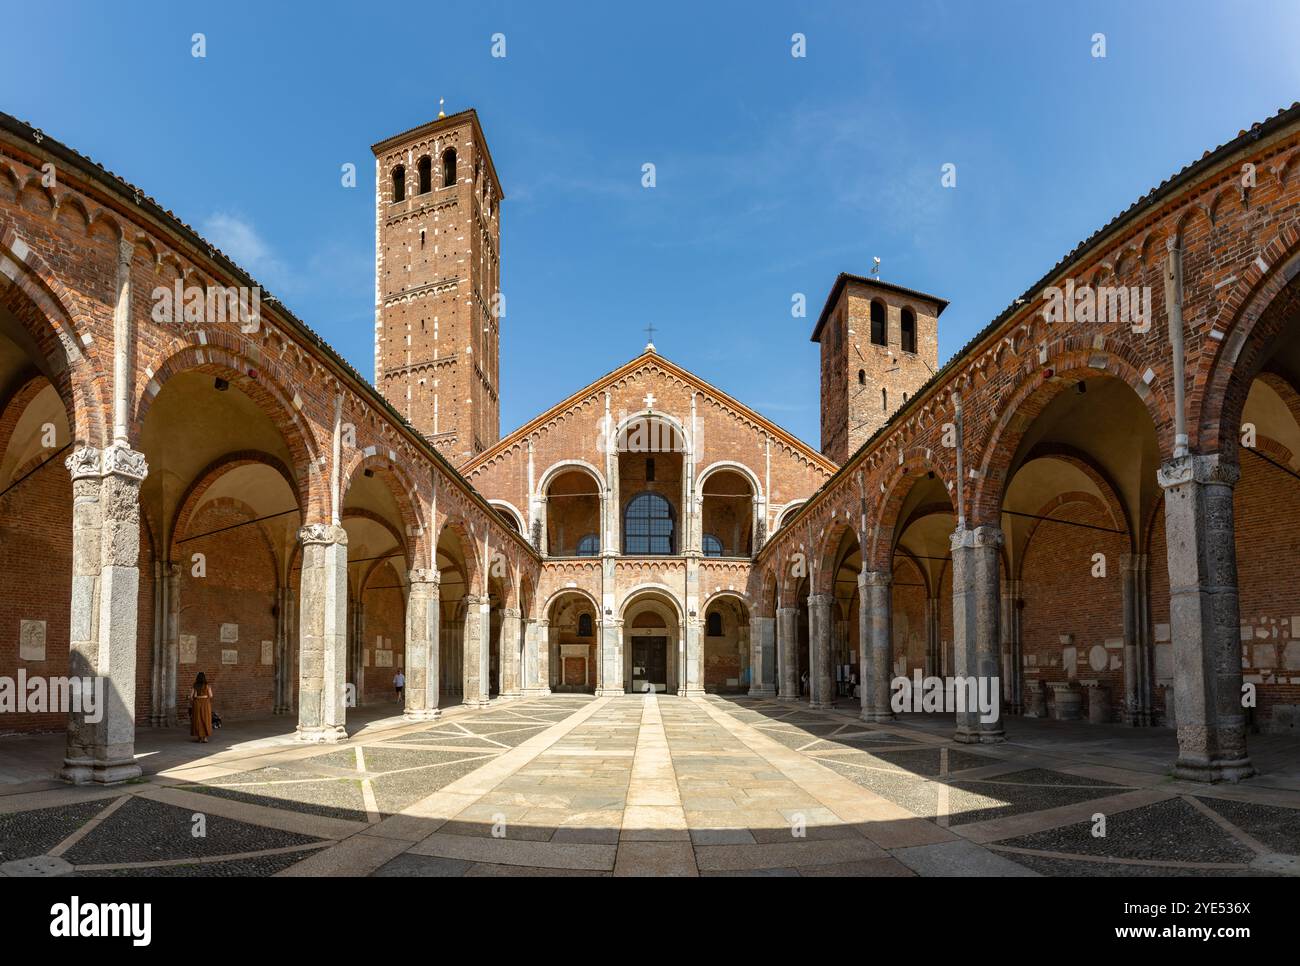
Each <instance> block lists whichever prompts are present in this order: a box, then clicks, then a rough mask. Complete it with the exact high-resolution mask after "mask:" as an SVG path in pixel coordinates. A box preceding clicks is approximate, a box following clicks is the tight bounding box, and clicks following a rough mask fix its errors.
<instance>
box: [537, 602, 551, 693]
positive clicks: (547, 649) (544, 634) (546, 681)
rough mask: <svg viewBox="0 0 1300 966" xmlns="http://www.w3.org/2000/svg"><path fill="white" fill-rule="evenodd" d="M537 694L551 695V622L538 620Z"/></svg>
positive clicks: (545, 619)
mask: <svg viewBox="0 0 1300 966" xmlns="http://www.w3.org/2000/svg"><path fill="white" fill-rule="evenodd" d="M537 692H538V694H550V693H551V620H550V618H549V617H539V618H538V619H537Z"/></svg>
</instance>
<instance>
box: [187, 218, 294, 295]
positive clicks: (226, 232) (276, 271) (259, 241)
mask: <svg viewBox="0 0 1300 966" xmlns="http://www.w3.org/2000/svg"><path fill="white" fill-rule="evenodd" d="M202 230H203V235H204V237H205V238H207V239H208V241H210V242H212V244H214V245H215V246H216V247H217V248H220V249H221V250H222V251H223V252H225V253H226V254H227V255H228V256H229V257H230V258H231V260H233V261H234V263H235V264H236V265H238V266H239V267H240V268H242V269H244V271H246V272H248V274H250V275H252V276H253V278H255V279H257V280H258V281H259V282H261V283H263V284H264V285H266V286H268V287H269V288H270V289H271V290H272V291H276V290H288V289H291V288H292V275H291V273H290V272H289V269H288V267H287V266H286V265H285V263H284V262H283V261H281V260H280V258H279V257H278V256H277V255H276V254H275V252H274V251H273V250H272V248H271V246H270V245H269V244H268V243H267V241H266V239H264V238H263V237H262V236H261V235H260V234H259V233H258V231H257V227H256V226H255V225H254V224H253V223H252V222H251V221H249V220H248V219H247V218H243V217H241V216H239V215H235V214H231V213H229V212H225V211H218V212H214V213H213V214H212V215H210V216H209V217H208V218H206V219H205V220H204V222H203V226H202Z"/></svg>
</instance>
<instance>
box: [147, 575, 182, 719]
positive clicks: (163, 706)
mask: <svg viewBox="0 0 1300 966" xmlns="http://www.w3.org/2000/svg"><path fill="white" fill-rule="evenodd" d="M155 592H156V593H160V594H161V597H162V606H161V607H159V610H160V611H161V613H162V627H161V628H160V633H159V648H158V655H157V660H156V663H155V664H154V669H153V677H154V682H155V683H154V705H153V714H152V715H150V718H149V723H150V724H151V725H153V726H155V727H158V728H171V727H174V726H175V725H176V722H177V718H176V669H177V663H178V661H179V658H180V632H181V568H180V565H179V564H175V563H165V564H163V565H162V566H161V567H159V568H158V584H157V590H156V591H155Z"/></svg>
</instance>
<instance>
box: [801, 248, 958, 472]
mask: <svg viewBox="0 0 1300 966" xmlns="http://www.w3.org/2000/svg"><path fill="white" fill-rule="evenodd" d="M947 307H948V302H947V301H946V300H945V299H941V298H936V297H935V296H933V295H926V294H925V293H924V292H917V291H915V290H913V289H910V288H904V287H903V286H901V285H894V284H893V283H891V282H884V281H881V280H880V279H879V278H875V277H871V276H865V275H851V274H849V273H847V272H844V273H841V274H840V276H839V278H837V279H836V280H835V284H834V285H833V286H832V287H831V294H830V295H829V296H828V297H827V299H826V306H825V308H823V309H822V314H821V316H820V317H819V318H818V320H817V326H816V328H814V329H813V334H812V341H813V342H818V343H820V344H821V350H822V360H821V363H822V364H821V400H822V407H821V408H822V412H821V416H822V455H823V456H825V457H826V458H827V459H830V460H834V461H835V462H836V463H839V464H841V465H842V464H843V463H845V462H846V461H847V460H848V458H849V457H850V456H852V455H853V453H855V452H856V451H857V450H858V448H859V447H860V446H862V444H863V443H865V442H866V441H867V440H868V439H870V438H871V435H872V434H873V433H874V432H875V431H876V430H878V429H879V428H880V427H881V426H883V425H884V424H885V421H886V420H887V419H888V418H889V417H890V415H891V414H893V412H894V411H895V410H896V409H898V408H899V407H900V406H902V405H903V404H904V403H905V402H907V401H908V400H909V399H911V398H912V396H914V395H915V394H916V391H917V390H918V389H920V388H921V386H923V385H924V384H925V382H926V380H928V379H929V378H930V376H932V375H933V374H934V373H935V372H936V371H937V370H938V368H939V315H940V313H942V312H943V310H944V309H945V308H947Z"/></svg>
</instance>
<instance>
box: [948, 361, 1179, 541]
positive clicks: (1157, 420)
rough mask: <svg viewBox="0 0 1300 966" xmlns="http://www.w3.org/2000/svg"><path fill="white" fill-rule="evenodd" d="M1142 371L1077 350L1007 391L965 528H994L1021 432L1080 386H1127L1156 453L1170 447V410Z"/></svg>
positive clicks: (982, 457) (981, 462) (980, 461)
mask: <svg viewBox="0 0 1300 966" xmlns="http://www.w3.org/2000/svg"><path fill="white" fill-rule="evenodd" d="M1141 372H1142V370H1141V369H1139V368H1138V366H1136V365H1135V364H1134V363H1133V362H1131V361H1130V360H1129V359H1128V358H1126V357H1125V356H1124V355H1122V354H1120V353H1118V352H1116V351H1114V350H1113V349H1111V350H1104V351H1103V350H1094V349H1076V350H1073V351H1071V352H1067V353H1065V354H1064V355H1062V356H1060V357H1059V358H1057V359H1055V360H1053V364H1052V367H1051V368H1050V369H1048V370H1046V371H1045V370H1043V369H1039V368H1035V369H1033V370H1032V371H1030V372H1029V373H1028V374H1026V375H1024V376H1023V377H1022V378H1021V379H1020V381H1019V382H1018V383H1017V384H1016V385H1015V387H1014V388H1013V389H1012V392H1011V395H1010V398H1009V399H1008V401H1007V402H1006V403H1005V404H1004V406H1003V408H1002V411H1001V414H1000V415H999V417H998V420H997V422H996V423H995V424H994V425H993V428H992V429H991V431H990V432H989V434H988V437H987V439H986V440H985V442H984V445H983V447H982V448H981V449H980V451H979V458H978V461H977V463H976V465H977V466H978V468H979V476H978V479H977V480H976V481H975V486H974V490H973V492H971V493H969V494H967V496H966V498H967V500H968V501H969V507H970V512H969V515H968V520H969V524H968V525H969V526H970V527H972V528H974V527H979V526H984V525H990V526H997V525H998V519H999V516H1000V512H1001V507H1002V502H1003V500H1004V498H1005V495H1006V494H1005V491H1006V487H1007V484H1008V483H1009V480H1010V470H1011V464H1012V462H1013V461H1014V459H1015V457H1016V452H1017V450H1018V449H1019V448H1020V443H1021V441H1022V440H1023V439H1024V437H1025V434H1026V433H1028V432H1029V430H1030V429H1031V428H1032V427H1033V425H1034V423H1035V422H1036V420H1037V418H1038V417H1039V416H1040V415H1042V413H1043V411H1044V410H1045V409H1046V408H1047V406H1048V404H1049V403H1051V402H1052V401H1053V400H1054V399H1056V398H1057V397H1059V396H1060V395H1061V394H1062V393H1064V392H1066V391H1068V390H1069V389H1071V388H1072V387H1073V386H1075V385H1076V384H1077V383H1079V382H1086V381H1087V380H1089V379H1097V378H1099V377H1110V378H1112V379H1117V380H1118V381H1119V382H1121V383H1123V384H1125V385H1127V386H1128V388H1129V389H1131V390H1132V391H1133V394H1134V395H1135V396H1136V397H1137V400H1138V402H1139V403H1140V404H1141V406H1142V408H1143V409H1144V410H1145V411H1146V414H1147V417H1148V419H1149V420H1150V425H1151V428H1152V429H1153V431H1154V432H1155V436H1156V446H1157V449H1158V451H1159V452H1168V451H1170V450H1171V449H1172V446H1171V443H1172V439H1171V438H1170V433H1171V432H1172V426H1173V421H1172V418H1171V417H1170V406H1169V405H1168V404H1167V403H1166V402H1165V401H1164V400H1163V398H1162V397H1161V396H1160V395H1159V394H1158V393H1157V392H1156V391H1155V390H1153V389H1152V388H1151V387H1150V386H1149V385H1148V384H1147V383H1146V382H1145V381H1144V380H1143V378H1142V375H1141Z"/></svg>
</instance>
